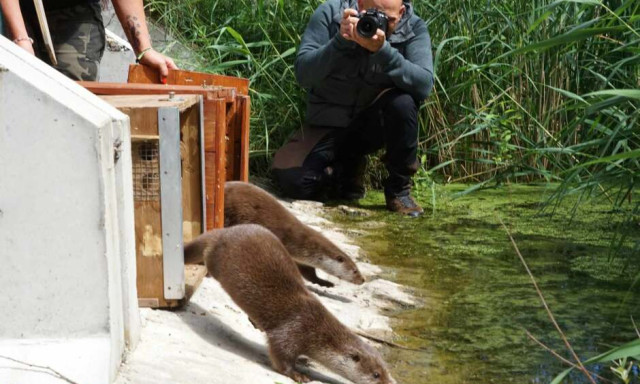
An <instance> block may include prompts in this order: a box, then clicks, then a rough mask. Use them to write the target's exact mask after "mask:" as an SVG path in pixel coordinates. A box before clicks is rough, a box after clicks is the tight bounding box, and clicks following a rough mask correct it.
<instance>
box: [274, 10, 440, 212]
mask: <svg viewBox="0 0 640 384" xmlns="http://www.w3.org/2000/svg"><path fill="white" fill-rule="evenodd" d="M295 71H296V78H297V80H298V82H299V83H300V85H301V86H303V87H304V88H305V89H306V90H307V114H306V124H305V126H304V128H303V129H302V131H300V132H298V133H297V134H296V135H294V137H293V138H292V139H291V140H290V141H289V142H288V143H287V144H286V145H284V146H283V147H282V148H281V149H280V150H279V151H278V152H277V153H276V155H275V158H274V163H273V170H274V174H275V176H276V178H277V180H278V182H279V184H280V186H281V188H282V190H283V191H284V192H285V194H287V195H288V196H289V197H292V198H300V199H317V200H322V199H325V198H326V197H327V196H330V197H339V198H343V199H349V200H355V199H359V198H362V197H364V193H365V190H364V185H363V176H364V175H363V173H364V170H365V166H366V157H365V155H367V154H369V153H372V152H374V151H377V150H379V149H381V148H383V147H384V148H385V150H386V154H385V155H384V162H385V166H386V168H387V170H388V171H389V177H388V178H387V179H386V180H385V182H384V193H385V198H386V204H387V208H388V209H389V210H391V211H397V212H400V213H404V214H408V215H411V216H418V215H420V214H422V208H421V207H420V206H418V204H416V202H415V200H414V199H413V197H412V196H411V194H410V192H411V185H412V183H411V178H412V176H413V175H414V174H415V173H416V171H417V169H418V165H419V164H418V160H417V153H416V151H417V145H418V105H419V103H420V102H421V101H422V100H424V99H425V98H426V97H427V96H428V95H429V93H430V92H431V88H432V85H433V69H432V55H431V41H430V37H429V32H428V31H427V26H426V25H425V22H424V21H423V20H421V19H420V18H419V17H418V16H417V15H415V14H414V13H413V7H412V5H411V3H410V2H408V1H403V0H327V1H326V2H325V3H323V4H322V5H321V6H320V7H318V9H317V10H316V11H315V12H314V14H313V16H312V17H311V20H310V22H309V24H308V25H307V29H306V30H305V32H304V35H303V37H302V42H301V44H300V47H299V49H298V55H297V58H296V63H295ZM330 191H331V192H330ZM336 195H337V196H336Z"/></svg>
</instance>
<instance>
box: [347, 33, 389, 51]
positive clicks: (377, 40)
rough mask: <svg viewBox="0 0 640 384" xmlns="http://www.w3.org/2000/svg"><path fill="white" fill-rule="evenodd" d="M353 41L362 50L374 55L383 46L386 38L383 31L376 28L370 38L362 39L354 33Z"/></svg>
mask: <svg viewBox="0 0 640 384" xmlns="http://www.w3.org/2000/svg"><path fill="white" fill-rule="evenodd" d="M353 40H354V41H355V42H356V43H358V44H359V45H360V46H361V47H362V48H364V49H366V50H368V51H370V52H372V53H376V52H378V51H379V50H380V48H382V46H383V45H384V42H385V41H386V40H387V36H386V35H385V33H384V31H383V30H381V29H380V28H378V30H377V31H376V34H375V35H373V36H371V37H362V36H360V34H359V33H358V32H356V33H355V36H354V39H353Z"/></svg>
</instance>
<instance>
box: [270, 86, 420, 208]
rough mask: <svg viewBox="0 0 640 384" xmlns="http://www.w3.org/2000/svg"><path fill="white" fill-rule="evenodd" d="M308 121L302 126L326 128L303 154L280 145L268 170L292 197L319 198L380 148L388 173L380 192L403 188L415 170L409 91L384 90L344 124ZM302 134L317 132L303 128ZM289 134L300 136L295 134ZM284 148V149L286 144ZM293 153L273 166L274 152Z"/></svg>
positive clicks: (414, 114)
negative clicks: (292, 160)
mask: <svg viewBox="0 0 640 384" xmlns="http://www.w3.org/2000/svg"><path fill="white" fill-rule="evenodd" d="M327 128H330V127H316V126H309V127H306V128H305V129H307V130H324V131H326V132H327V133H326V134H324V135H323V136H321V138H320V139H319V141H317V143H315V144H314V145H313V146H312V147H311V146H309V148H311V149H310V151H309V152H308V154H306V155H304V154H303V155H302V156H300V154H299V153H298V154H292V153H287V152H288V149H287V146H288V145H285V146H284V147H283V148H282V149H281V150H280V151H278V152H279V153H278V154H276V158H275V161H274V174H275V176H276V178H277V179H278V181H279V184H280V186H281V187H282V189H283V191H284V193H285V194H286V195H287V196H290V197H292V198H296V199H312V200H323V199H325V198H326V197H327V193H330V192H329V191H331V190H333V187H334V184H335V183H337V182H339V181H340V180H344V179H345V177H347V178H348V177H351V176H355V175H353V173H354V172H363V171H364V170H363V169H359V168H361V167H360V165H362V164H363V162H364V156H365V155H367V154H369V153H373V152H375V151H377V150H379V149H381V148H385V149H386V154H385V156H384V162H385V166H386V168H387V170H388V171H389V177H388V178H387V180H386V181H385V194H386V195H390V196H402V195H407V194H409V191H410V189H411V177H412V176H413V175H414V174H415V173H416V171H417V167H418V161H417V157H416V154H417V153H416V151H417V145H418V106H417V103H416V101H415V100H414V99H413V97H412V96H411V95H409V94H408V93H406V92H403V91H401V90H399V89H390V90H387V91H386V92H384V93H383V94H382V95H381V96H380V97H378V99H377V100H376V101H374V103H373V104H372V105H371V106H370V107H368V108H367V109H365V110H364V111H362V112H361V113H359V114H358V116H356V118H355V119H354V120H353V122H352V123H351V124H350V125H349V127H347V128H333V129H327ZM306 136H307V137H317V135H313V134H309V135H306ZM294 140H301V138H300V135H298V137H297V138H294ZM303 147H304V146H303ZM289 151H290V150H289ZM292 155H295V156H299V157H300V158H301V159H302V161H301V164H300V165H299V166H294V167H291V166H290V165H291V164H288V165H289V167H286V168H285V167H282V168H281V167H278V163H279V161H278V160H279V159H278V157H279V156H280V157H284V156H292Z"/></svg>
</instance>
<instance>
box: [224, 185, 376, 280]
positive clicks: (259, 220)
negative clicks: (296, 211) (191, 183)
mask: <svg viewBox="0 0 640 384" xmlns="http://www.w3.org/2000/svg"><path fill="white" fill-rule="evenodd" d="M238 224H259V225H262V226H263V227H265V228H267V229H269V230H270V231H271V232H273V234H274V235H276V236H277V237H278V238H279V239H280V241H281V242H282V244H284V246H285V247H286V248H287V250H288V251H289V254H290V255H291V256H292V257H293V259H294V260H295V261H296V262H297V263H298V268H299V269H300V273H302V276H303V277H304V278H305V279H307V280H309V281H311V282H312V283H316V284H319V285H321V286H325V287H332V286H333V284H332V283H331V282H329V281H326V280H323V279H320V278H319V277H318V276H317V275H316V271H315V268H318V269H321V270H323V271H325V272H327V273H328V274H330V275H333V276H336V277H338V278H340V279H342V280H346V281H349V282H351V283H354V284H363V283H364V278H363V277H362V274H361V273H360V270H358V267H357V266H356V264H355V263H354V262H353V260H351V258H350V257H349V256H347V254H346V253H344V252H343V251H341V250H340V249H339V248H338V247H337V246H336V245H335V244H333V243H332V242H331V241H330V240H329V239H327V238H326V237H324V236H323V235H322V234H320V233H319V232H318V231H315V230H313V229H312V228H310V227H309V226H307V225H305V224H303V223H302V222H301V221H300V220H298V219H297V218H296V217H295V216H294V215H293V214H292V213H291V212H289V211H288V210H287V209H286V208H285V207H283V206H282V204H280V203H279V202H278V201H277V200H276V199H275V198H274V197H273V196H271V195H270V194H269V193H268V192H266V191H265V190H263V189H261V188H259V187H257V186H255V185H253V184H249V183H243V182H239V181H231V182H227V183H226V184H225V186H224V226H225V227H230V226H233V225H238Z"/></svg>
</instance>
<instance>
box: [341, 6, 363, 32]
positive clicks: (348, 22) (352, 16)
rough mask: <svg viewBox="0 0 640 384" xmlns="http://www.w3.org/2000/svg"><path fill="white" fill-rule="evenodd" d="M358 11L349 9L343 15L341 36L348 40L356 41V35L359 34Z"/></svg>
mask: <svg viewBox="0 0 640 384" xmlns="http://www.w3.org/2000/svg"><path fill="white" fill-rule="evenodd" d="M357 16H358V11H356V10H355V9H351V8H347V9H345V10H344V13H343V14H342V21H341V22H340V35H342V37H344V38H345V39H347V40H354V35H356V34H357V33H356V32H355V30H356V24H358V20H360V19H358V17H357Z"/></svg>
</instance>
